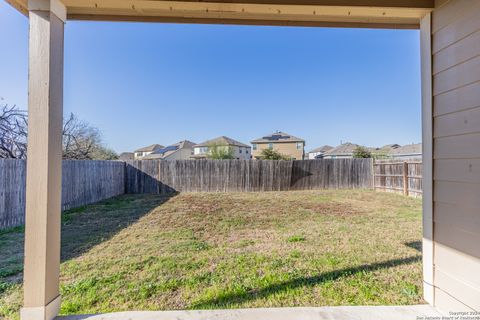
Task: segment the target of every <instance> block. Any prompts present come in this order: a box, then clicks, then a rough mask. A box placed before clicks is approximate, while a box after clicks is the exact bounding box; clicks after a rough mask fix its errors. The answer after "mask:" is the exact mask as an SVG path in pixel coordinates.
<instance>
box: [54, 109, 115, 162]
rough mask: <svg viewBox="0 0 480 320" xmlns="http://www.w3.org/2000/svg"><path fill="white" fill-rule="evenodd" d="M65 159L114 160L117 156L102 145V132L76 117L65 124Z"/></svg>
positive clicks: (68, 119)
mask: <svg viewBox="0 0 480 320" xmlns="http://www.w3.org/2000/svg"><path fill="white" fill-rule="evenodd" d="M63 158H64V159H77V160H94V159H95V160H113V159H118V156H117V154H116V153H115V152H114V151H113V150H110V149H108V148H107V147H105V146H104V145H103V143H102V136H101V134H100V131H99V130H98V129H97V128H95V127H92V126H91V125H90V124H88V123H87V122H85V121H82V120H80V119H78V117H77V116H76V115H74V114H73V113H70V116H69V117H68V118H67V119H65V120H64V123H63Z"/></svg>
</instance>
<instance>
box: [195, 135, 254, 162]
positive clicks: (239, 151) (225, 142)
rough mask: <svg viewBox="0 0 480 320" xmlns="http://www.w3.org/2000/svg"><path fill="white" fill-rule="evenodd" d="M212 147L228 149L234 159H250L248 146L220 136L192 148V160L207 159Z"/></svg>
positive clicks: (250, 152)
mask: <svg viewBox="0 0 480 320" xmlns="http://www.w3.org/2000/svg"><path fill="white" fill-rule="evenodd" d="M212 146H216V147H218V148H230V149H231V150H232V153H233V158H234V159H241V160H248V159H251V158H252V150H251V147H250V146H248V145H246V144H244V143H241V142H239V141H237V140H234V139H232V138H229V137H225V136H221V137H218V138H215V139H211V140H207V141H204V142H202V143H199V144H197V145H195V146H193V155H192V159H206V158H208V157H209V154H210V148H211V147H212Z"/></svg>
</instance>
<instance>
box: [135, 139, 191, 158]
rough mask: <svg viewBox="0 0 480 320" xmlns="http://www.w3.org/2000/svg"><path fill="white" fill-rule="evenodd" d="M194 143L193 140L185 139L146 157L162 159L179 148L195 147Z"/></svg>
mask: <svg viewBox="0 0 480 320" xmlns="http://www.w3.org/2000/svg"><path fill="white" fill-rule="evenodd" d="M194 145H195V143H194V142H192V141H188V140H183V141H180V142H177V143H175V144H172V145H169V146H168V147H164V148H161V149H158V150H155V151H154V152H152V153H151V154H149V155H147V156H145V157H144V159H162V158H165V157H168V156H169V155H171V154H172V153H174V152H176V151H177V150H181V149H183V148H193V146H194Z"/></svg>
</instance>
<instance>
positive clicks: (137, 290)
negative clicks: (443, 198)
mask: <svg viewBox="0 0 480 320" xmlns="http://www.w3.org/2000/svg"><path fill="white" fill-rule="evenodd" d="M64 220H65V221H64V223H63V227H62V231H63V234H62V258H63V263H62V269H61V270H62V274H61V293H62V301H63V302H62V313H64V314H71V313H97V312H109V311H121V310H132V309H135V310H164V309H198V308H209V309H210V308H238V307H273V306H321V305H366V304H367V305H378V304H414V303H419V302H421V294H420V293H421V253H420V252H419V251H418V249H419V243H420V241H421V201H420V200H416V199H411V198H404V197H402V196H398V195H393V194H384V193H375V192H373V191H361V190H358V191H355V190H349V191H335V190H328V191H301V192H269V193H230V194H221V193H204V194H180V195H176V196H174V197H172V198H166V197H161V196H156V195H135V196H132V195H126V196H122V197H118V198H116V199H112V200H109V201H105V202H103V203H99V204H97V205H93V206H88V207H85V208H81V209H77V210H75V211H70V212H68V213H67V214H65V215H64ZM22 236H23V234H22V230H19V229H18V230H13V231H11V232H9V233H4V234H1V235H0V260H1V261H2V264H1V266H0V272H1V273H0V283H2V285H1V286H0V317H2V316H3V317H7V318H11V317H13V318H14V317H16V316H17V313H16V312H17V310H18V307H19V305H20V302H21V299H20V298H21V284H20V283H18V282H15V281H18V280H19V276H18V274H19V271H20V270H21V257H22V247H23V246H22V244H21V243H22V241H21V239H22ZM7 257H10V260H8V262H7V263H3V261H7V260H4V259H6V258H7ZM15 277H16V278H15Z"/></svg>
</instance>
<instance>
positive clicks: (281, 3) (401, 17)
mask: <svg viewBox="0 0 480 320" xmlns="http://www.w3.org/2000/svg"><path fill="white" fill-rule="evenodd" d="M7 2H9V3H10V4H11V5H12V6H14V7H15V8H17V9H18V10H19V11H21V12H22V13H24V14H25V15H27V14H28V0H7ZM62 3H63V4H64V5H65V8H66V11H67V18H68V19H69V20H95V21H143V22H172V23H216V24H241V25H276V26H329V27H369V28H395V29H412V28H419V26H420V19H421V18H422V17H423V16H425V15H426V14H427V13H429V12H430V11H432V10H433V8H434V1H433V0H418V1H414V0H392V1H386V0H359V1H353V0H336V1H335V0H300V1H294V0H229V1H223V0H210V1H194V0H177V1H169V0H166V1H165V0H163V1H157V0H126V1H124V0H122V1H117V0H62Z"/></svg>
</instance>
